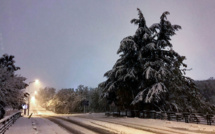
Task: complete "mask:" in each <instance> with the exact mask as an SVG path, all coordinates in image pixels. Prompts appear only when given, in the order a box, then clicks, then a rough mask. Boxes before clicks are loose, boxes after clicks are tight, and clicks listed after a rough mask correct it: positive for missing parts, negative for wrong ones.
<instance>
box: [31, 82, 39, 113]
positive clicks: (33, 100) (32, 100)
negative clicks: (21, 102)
mask: <svg viewBox="0 0 215 134" xmlns="http://www.w3.org/2000/svg"><path fill="white" fill-rule="evenodd" d="M34 82H35V84H39V80H38V79H36V80H35V81H31V82H29V84H28V85H30V84H31V83H34ZM28 92H29V96H28V116H29V111H30V91H29V90H28ZM34 94H35V95H36V94H37V91H35V92H34ZM31 102H32V103H34V104H35V97H34V96H32V97H31Z"/></svg>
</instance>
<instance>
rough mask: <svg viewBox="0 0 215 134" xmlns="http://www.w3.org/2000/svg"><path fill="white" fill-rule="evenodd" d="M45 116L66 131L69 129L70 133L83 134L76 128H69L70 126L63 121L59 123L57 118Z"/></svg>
mask: <svg viewBox="0 0 215 134" xmlns="http://www.w3.org/2000/svg"><path fill="white" fill-rule="evenodd" d="M45 118H47V119H48V120H50V121H52V122H54V123H56V124H57V125H59V126H60V127H62V128H64V129H66V130H67V131H69V132H71V133H74V134H84V133H82V132H80V131H77V130H75V129H73V128H71V127H68V126H66V125H64V124H63V123H61V122H60V121H58V120H56V119H54V118H52V117H45Z"/></svg>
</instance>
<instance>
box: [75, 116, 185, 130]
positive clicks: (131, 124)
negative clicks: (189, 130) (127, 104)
mask: <svg viewBox="0 0 215 134" xmlns="http://www.w3.org/2000/svg"><path fill="white" fill-rule="evenodd" d="M74 117H78V118H84V119H89V120H92V121H93V120H95V121H101V122H107V123H112V124H116V125H122V126H125V127H129V128H134V129H138V130H142V131H147V132H152V133H156V134H167V133H172V134H173V133H174V134H185V133H183V132H178V131H174V130H167V129H162V128H156V127H150V126H144V125H138V124H133V123H124V122H121V121H115V122H114V121H110V120H109V121H107V120H102V119H92V118H88V117H83V116H74ZM92 123H93V124H97V123H94V122H92ZM97 125H99V124H97ZM159 130H160V131H159Z"/></svg>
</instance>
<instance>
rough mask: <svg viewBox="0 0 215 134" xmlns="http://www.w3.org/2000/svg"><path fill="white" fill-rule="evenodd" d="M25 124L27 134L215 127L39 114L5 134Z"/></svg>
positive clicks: (171, 132) (181, 133)
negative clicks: (27, 123)
mask: <svg viewBox="0 0 215 134" xmlns="http://www.w3.org/2000/svg"><path fill="white" fill-rule="evenodd" d="M26 121H27V122H29V124H30V125H29V126H20V127H22V128H23V130H29V132H30V133H31V134H70V133H72V134H215V127H214V126H208V125H199V124H191V123H190V124H186V123H184V122H173V121H165V120H154V119H139V118H126V117H123V118H115V117H106V116H105V115H104V113H92V114H72V115H71V114H70V115H59V114H53V113H52V114H51V113H49V114H47V113H46V114H41V112H40V113H39V112H38V115H34V116H33V117H32V118H31V119H27V118H25V119H24V118H20V119H18V121H17V122H16V123H15V124H14V125H13V126H12V127H11V128H10V129H9V130H8V131H7V133H6V134H15V133H17V131H16V130H15V128H16V126H17V123H19V125H20V124H23V125H24V123H23V122H26ZM25 127H26V128H25ZM17 128H19V127H17ZM32 128H33V129H32ZM13 131H16V132H15V133H13ZM29 132H28V133H29ZM19 133H21V134H25V133H26V132H24V131H23V132H22V129H20V128H19Z"/></svg>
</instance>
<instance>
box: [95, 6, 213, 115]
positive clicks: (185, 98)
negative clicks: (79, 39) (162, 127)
mask: <svg viewBox="0 0 215 134" xmlns="http://www.w3.org/2000/svg"><path fill="white" fill-rule="evenodd" d="M137 10H138V16H139V18H138V19H132V20H131V23H134V24H136V25H138V29H137V30H136V33H135V35H133V36H128V37H126V38H124V39H123V40H122V41H121V42H120V48H119V50H118V51H117V54H121V55H120V58H119V59H118V60H117V61H116V63H115V65H114V66H113V68H112V69H111V70H110V71H108V72H106V73H105V74H104V76H105V77H107V80H106V81H104V82H102V83H101V84H99V87H100V88H102V89H103V93H104V97H105V98H106V99H107V100H108V101H109V103H112V102H114V103H115V104H116V105H117V106H118V107H119V108H120V109H122V108H125V109H130V108H134V107H135V108H136V109H140V110H142V109H148V110H152V109H153V110H161V111H198V112H204V111H207V112H212V111H213V109H214V107H213V106H211V105H210V104H206V103H205V102H203V101H202V100H201V99H200V97H199V96H200V95H199V93H198V92H197V90H196V87H195V84H194V81H193V80H192V79H191V78H189V77H186V76H185V72H186V67H187V65H186V64H184V63H183V61H184V60H185V56H181V55H179V54H178V53H177V52H175V51H174V50H173V48H172V44H171V43H170V40H171V36H173V35H175V32H176V31H177V30H179V29H181V27H180V26H179V25H172V24H171V23H170V22H169V21H168V20H167V15H168V14H169V12H164V13H163V14H162V15H161V17H160V22H159V23H156V24H153V25H152V26H150V27H147V25H146V21H145V18H144V16H143V14H142V12H141V11H140V9H137Z"/></svg>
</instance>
